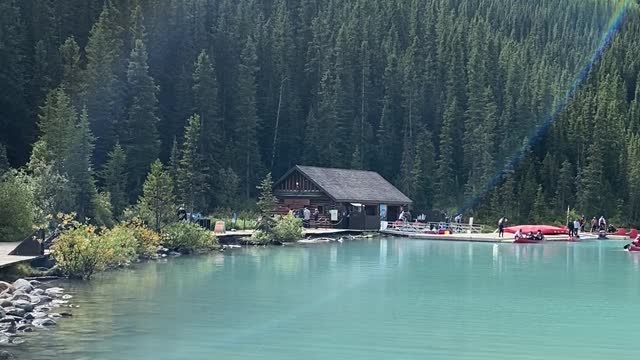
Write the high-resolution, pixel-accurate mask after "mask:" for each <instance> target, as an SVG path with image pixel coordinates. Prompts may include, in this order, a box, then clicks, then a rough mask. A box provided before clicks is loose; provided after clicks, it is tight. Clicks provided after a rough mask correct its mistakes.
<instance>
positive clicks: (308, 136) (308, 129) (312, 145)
mask: <svg viewBox="0 0 640 360" xmlns="http://www.w3.org/2000/svg"><path fill="white" fill-rule="evenodd" d="M320 131H321V130H320V124H319V121H318V119H317V118H316V116H315V112H314V111H313V108H311V109H309V114H308V115H307V120H306V125H305V139H304V156H303V159H304V163H305V164H306V165H316V166H317V165H320V162H321V161H322V160H321V156H322V143H321V141H322V140H321V138H320Z"/></svg>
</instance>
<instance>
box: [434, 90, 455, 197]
mask: <svg viewBox="0 0 640 360" xmlns="http://www.w3.org/2000/svg"><path fill="white" fill-rule="evenodd" d="M457 113H458V101H457V100H456V98H455V97H454V98H453V99H452V100H451V102H450V103H449V106H448V107H447V110H446V111H445V113H444V115H443V118H444V119H443V124H442V129H441V131H440V153H439V154H438V160H437V163H436V169H437V171H436V180H435V181H436V189H437V190H436V203H437V204H438V206H439V207H440V208H442V209H446V208H449V207H450V206H451V205H452V204H454V203H455V200H456V197H457V194H456V192H457V191H456V174H455V168H454V161H455V158H454V156H453V155H454V154H453V151H454V150H453V135H452V132H453V129H452V127H453V123H454V117H455V116H456V114H457Z"/></svg>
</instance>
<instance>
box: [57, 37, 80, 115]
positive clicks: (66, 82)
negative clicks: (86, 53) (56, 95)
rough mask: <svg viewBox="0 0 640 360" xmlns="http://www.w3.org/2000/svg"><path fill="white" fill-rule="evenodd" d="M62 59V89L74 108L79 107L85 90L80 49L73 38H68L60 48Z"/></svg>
mask: <svg viewBox="0 0 640 360" xmlns="http://www.w3.org/2000/svg"><path fill="white" fill-rule="evenodd" d="M60 57H61V59H62V83H61V87H62V88H63V89H64V91H65V92H66V93H67V94H69V97H70V98H71V102H72V103H73V104H74V106H79V105H80V101H81V99H80V98H81V94H82V89H83V84H82V81H83V79H82V77H83V76H82V75H83V73H82V68H81V66H80V47H79V46H78V44H77V43H76V40H75V39H74V38H73V37H69V38H67V40H65V42H64V44H62V45H61V46H60Z"/></svg>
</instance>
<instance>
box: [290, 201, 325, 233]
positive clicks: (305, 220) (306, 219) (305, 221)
mask: <svg viewBox="0 0 640 360" xmlns="http://www.w3.org/2000/svg"><path fill="white" fill-rule="evenodd" d="M289 214H291V215H294V216H295V217H297V218H299V219H302V226H303V227H305V228H309V227H311V219H312V217H313V221H314V222H315V225H316V227H318V220H319V219H320V210H318V208H315V209H314V210H313V214H312V213H311V210H309V208H308V207H307V206H305V207H304V208H302V209H300V210H298V211H296V212H294V211H293V210H291V211H289Z"/></svg>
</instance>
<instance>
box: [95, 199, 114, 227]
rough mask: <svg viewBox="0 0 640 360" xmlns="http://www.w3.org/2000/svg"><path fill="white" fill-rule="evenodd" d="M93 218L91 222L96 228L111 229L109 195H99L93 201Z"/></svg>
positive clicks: (111, 215)
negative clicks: (104, 227)
mask: <svg viewBox="0 0 640 360" xmlns="http://www.w3.org/2000/svg"><path fill="white" fill-rule="evenodd" d="M93 207H94V212H95V213H94V217H93V221H94V222H95V224H96V225H98V226H106V227H112V226H113V225H114V222H113V213H112V211H111V195H109V193H99V194H98V195H97V196H96V197H95V198H94V199H93Z"/></svg>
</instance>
